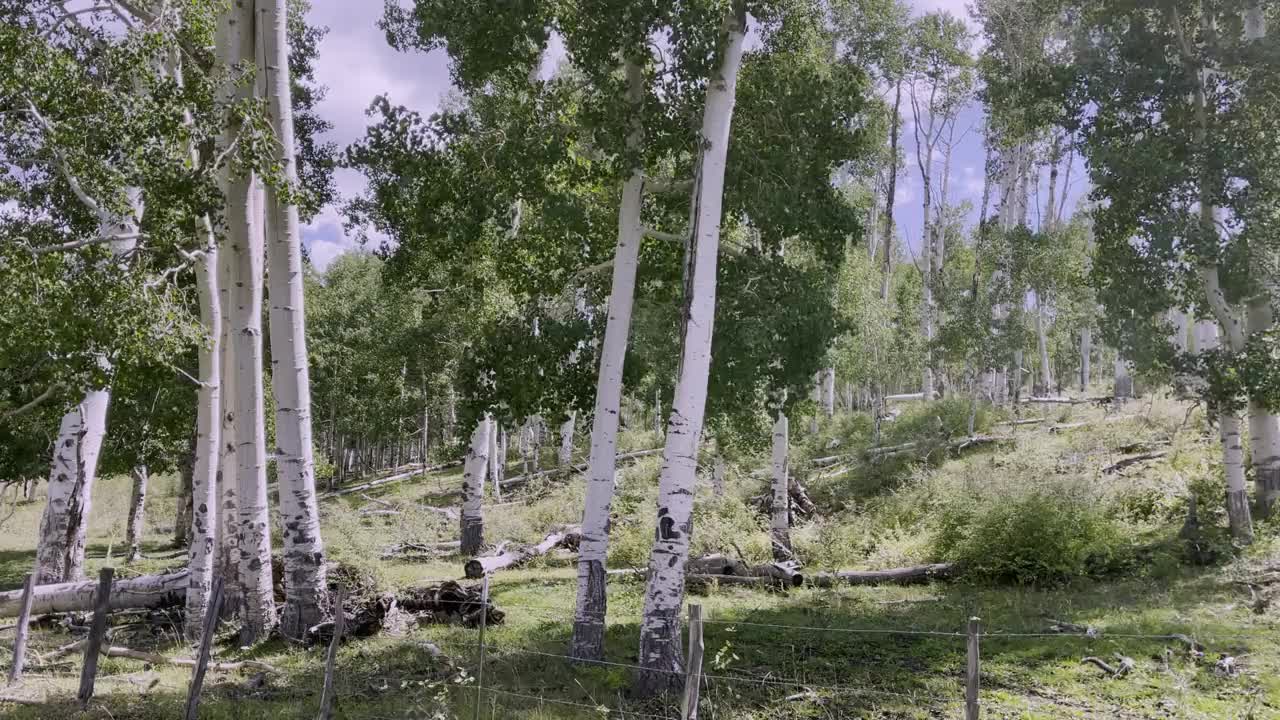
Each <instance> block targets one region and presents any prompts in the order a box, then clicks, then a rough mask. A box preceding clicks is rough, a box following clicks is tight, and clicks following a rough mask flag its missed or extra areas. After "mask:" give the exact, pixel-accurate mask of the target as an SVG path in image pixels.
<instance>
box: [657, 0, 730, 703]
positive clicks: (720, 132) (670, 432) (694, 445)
mask: <svg viewBox="0 0 1280 720" xmlns="http://www.w3.org/2000/svg"><path fill="white" fill-rule="evenodd" d="M726 19H727V20H728V23H727V28H726V29H727V35H726V37H725V38H724V39H723V46H722V49H723V53H722V54H721V60H720V67H719V68H717V69H716V70H715V72H714V75H713V76H712V77H710V78H709V82H708V84H707V92H706V100H705V108H704V110H703V119H702V131H701V133H702V142H701V153H702V157H701V161H700V163H699V171H698V175H699V177H698V178H697V181H696V182H695V185H694V188H695V189H694V193H695V194H694V196H693V203H694V209H695V210H694V214H693V222H694V225H693V228H691V229H692V233H691V236H692V238H693V241H692V247H690V248H689V253H688V254H689V257H688V259H687V262H688V263H689V268H688V275H687V277H688V285H687V286H686V295H685V302H686V312H687V315H686V316H685V318H684V322H683V323H682V324H683V326H684V327H683V330H684V332H683V333H682V335H683V337H682V338H681V340H682V342H681V345H682V347H681V354H680V365H679V368H680V369H679V373H678V374H677V379H676V391H675V396H674V398H673V400H672V403H671V419H670V421H669V422H668V425H667V441H666V448H665V449H664V451H663V464H662V473H661V475H660V476H659V480H658V512H657V519H656V525H657V527H656V537H655V539H654V543H653V550H652V552H651V553H650V557H649V582H648V586H647V588H646V590H645V601H644V616H643V619H642V620H641V625H640V653H639V664H640V666H641V667H642V668H644V671H642V672H640V673H639V674H638V675H637V677H636V690H637V691H638V692H639V693H640V694H641V695H644V694H652V693H655V692H658V691H661V690H663V689H667V688H671V687H673V686H676V685H678V684H679V682H680V678H681V677H682V675H681V673H682V671H683V666H684V660H683V658H682V657H681V647H680V645H681V643H680V606H681V603H682V602H683V601H684V565H685V562H686V561H688V559H689V540H690V538H689V536H690V534H691V533H692V532H693V490H694V483H695V480H696V473H697V469H698V468H697V466H698V444H699V439H700V436H701V434H702V419H703V415H704V413H705V411H706V400H707V380H708V376H709V373H710V369H711V334H712V327H713V325H714V322H715V308H716V262H717V255H718V253H719V245H720V220H721V205H722V202H723V199H724V174H725V163H726V158H727V155H728V149H729V126H730V123H731V122H732V118H733V106H734V100H735V93H736V90H737V83H738V69H739V68H740V67H741V64H742V49H743V44H744V41H745V39H746V24H747V23H746V8H745V5H744V4H743V3H741V2H735V3H734V7H733V8H732V10H731V16H730V17H728V18H726Z"/></svg>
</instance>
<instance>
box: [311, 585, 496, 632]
mask: <svg viewBox="0 0 1280 720" xmlns="http://www.w3.org/2000/svg"><path fill="white" fill-rule="evenodd" d="M481 600H482V597H481V591H480V587H479V586H472V587H465V586H463V585H460V584H458V583H456V582H454V581H452V580H447V581H445V582H442V583H437V584H435V585H425V586H422V587H414V588H406V589H403V590H401V591H400V592H398V593H396V594H392V593H383V594H381V595H378V596H376V597H364V598H360V597H353V596H348V597H347V598H346V602H345V603H344V604H343V622H344V626H345V627H344V629H343V633H342V636H343V637H344V638H347V637H369V636H372V635H377V634H378V633H380V632H382V631H383V630H384V629H391V630H399V629H402V628H403V624H404V621H405V620H406V619H414V620H416V621H418V622H420V623H432V624H453V625H464V626H466V627H478V626H479V625H480V617H481V615H482V614H485V615H486V617H485V624H486V625H498V624H501V623H502V622H503V620H504V619H506V613H504V612H503V611H501V610H499V609H498V608H497V606H495V605H494V604H493V602H492V601H489V602H487V603H485V602H481ZM333 632H334V621H332V620H327V621H325V622H322V623H320V624H318V625H313V626H311V627H310V628H308V629H307V632H306V636H305V637H306V642H307V643H309V644H316V643H328V642H329V641H331V640H332V639H333Z"/></svg>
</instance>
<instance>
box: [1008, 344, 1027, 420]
mask: <svg viewBox="0 0 1280 720" xmlns="http://www.w3.org/2000/svg"><path fill="white" fill-rule="evenodd" d="M1023 361H1024V358H1023V354H1022V349H1021V348H1019V349H1017V350H1014V351H1013V367H1012V368H1010V370H1009V390H1010V395H1012V396H1013V402H1014V404H1015V406H1016V405H1017V403H1018V402H1019V401H1020V400H1022V383H1023V378H1022V363H1023Z"/></svg>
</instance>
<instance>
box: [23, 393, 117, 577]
mask: <svg viewBox="0 0 1280 720" xmlns="http://www.w3.org/2000/svg"><path fill="white" fill-rule="evenodd" d="M110 400H111V394H110V393H109V392H108V391H106V390H94V391H91V392H89V393H88V394H86V395H85V397H84V400H82V401H81V402H80V404H79V405H78V406H76V408H75V409H74V410H72V411H71V412H69V413H67V414H66V415H63V416H62V425H61V427H60V428H59V430H58V439H57V441H56V442H55V444H54V449H53V472H52V473H51V474H50V475H49V494H48V499H47V501H46V504H45V508H44V515H43V516H42V517H41V518H40V540H39V544H37V545H36V570H35V576H36V579H35V582H36V584H37V585H48V584H51V583H58V582H67V581H70V580H78V579H79V578H80V577H81V575H82V574H83V568H84V555H83V547H82V546H80V547H79V550H77V547H78V546H79V544H78V543H77V542H76V537H77V536H78V535H79V533H80V528H82V527H84V526H85V525H86V524H87V523H88V521H89V510H90V507H91V504H92V493H93V481H94V479H95V477H94V476H95V475H96V471H97V465H98V453H99V451H100V449H101V448H102V437H103V435H104V434H105V432H106V424H107V405H108V403H109V402H110Z"/></svg>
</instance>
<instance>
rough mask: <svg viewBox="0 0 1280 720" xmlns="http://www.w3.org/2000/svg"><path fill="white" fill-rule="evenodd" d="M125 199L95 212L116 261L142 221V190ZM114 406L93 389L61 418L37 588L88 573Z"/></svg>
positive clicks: (107, 396)
mask: <svg viewBox="0 0 1280 720" xmlns="http://www.w3.org/2000/svg"><path fill="white" fill-rule="evenodd" d="M123 195H124V197H123V199H124V200H125V201H126V204H127V206H128V208H129V212H128V214H124V215H120V214H114V213H112V212H110V211H106V210H103V209H101V208H98V209H97V212H98V217H99V221H98V234H99V236H100V237H110V238H117V239H113V240H110V241H109V242H110V245H111V252H112V255H113V256H115V257H119V256H120V255H123V254H124V253H126V252H129V251H131V250H132V249H133V248H134V247H135V246H136V245H137V237H138V226H139V223H140V222H141V219H142V211H143V203H142V190H141V189H140V188H136V187H129V188H126V189H125V190H124V193H123ZM99 364H100V365H102V366H103V368H104V369H107V368H110V365H111V363H110V360H109V359H108V358H106V357H100V358H99ZM110 403H111V390H110V389H109V388H104V389H100V390H90V391H88V392H87V393H85V396H84V399H83V400H81V401H80V404H79V405H77V406H76V407H75V408H74V409H73V410H71V411H70V412H68V413H67V414H66V415H64V416H63V417H62V423H61V425H60V426H59V429H58V437H57V439H56V440H55V441H54V445H53V462H52V465H51V469H50V472H49V494H48V500H47V502H46V504H45V508H44V514H43V515H42V516H41V518H40V536H39V540H38V542H37V544H36V567H35V576H36V580H35V581H36V583H37V584H47V583H54V582H64V581H68V580H78V579H79V578H80V577H81V575H82V574H83V572H84V549H85V544H86V542H87V540H88V531H89V514H90V511H91V510H92V509H93V486H94V483H95V482H96V481H97V478H98V456H99V455H100V453H101V450H102V440H103V438H104V437H105V436H106V434H107V406H108V405H109V404H110Z"/></svg>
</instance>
